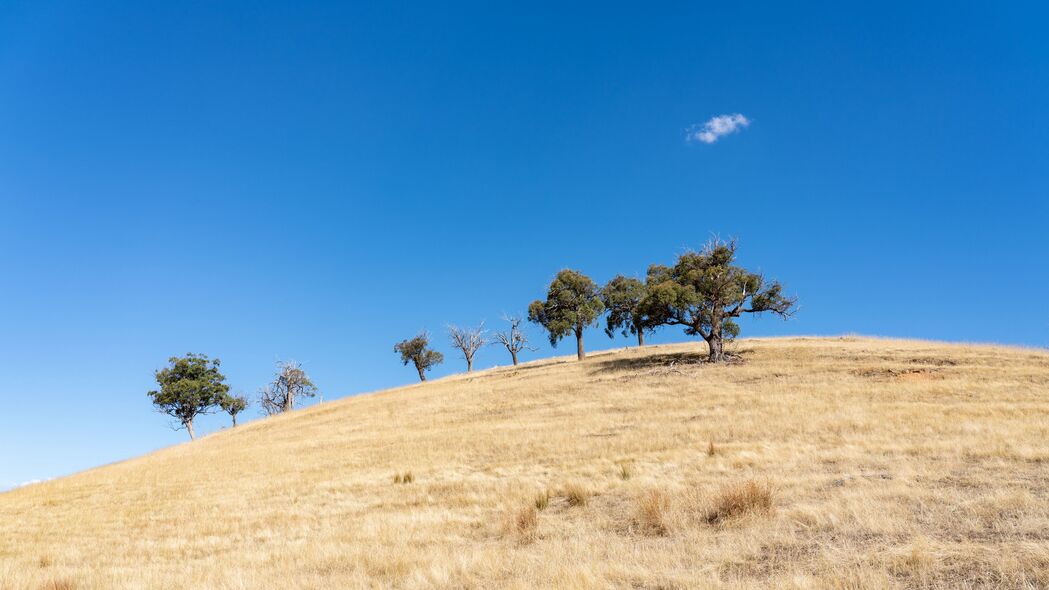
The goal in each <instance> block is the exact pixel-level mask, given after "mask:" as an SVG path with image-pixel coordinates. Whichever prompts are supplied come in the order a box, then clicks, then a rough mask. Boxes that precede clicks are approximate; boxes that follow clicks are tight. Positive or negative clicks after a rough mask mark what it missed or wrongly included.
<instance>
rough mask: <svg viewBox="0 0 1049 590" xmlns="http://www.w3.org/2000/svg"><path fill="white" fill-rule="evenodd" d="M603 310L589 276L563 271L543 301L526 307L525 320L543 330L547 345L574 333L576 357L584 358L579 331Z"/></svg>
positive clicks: (555, 279) (567, 270) (594, 320)
mask: <svg viewBox="0 0 1049 590" xmlns="http://www.w3.org/2000/svg"><path fill="white" fill-rule="evenodd" d="M604 311H605V304H604V303H602V302H601V297H600V295H599V293H598V289H597V285H595V284H594V281H592V280H590V277H588V276H586V275H584V274H582V273H580V272H577V271H574V270H569V269H565V270H562V271H561V272H559V273H557V276H556V277H555V278H554V280H553V282H551V283H550V288H549V289H548V290H547V293H546V301H540V300H536V301H533V302H532V303H531V305H529V306H528V320H529V321H532V322H535V323H537V324H539V325H541V326H543V327H544V328H546V330H547V332H548V333H549V335H550V345H551V346H555V347H556V346H557V342H558V341H559V340H561V339H562V338H564V337H565V336H568V335H569V334H575V340H576V356H577V357H578V358H579V360H583V359H584V358H586V351H585V350H584V349H583V330H585V329H586V328H587V326H589V325H591V324H593V323H595V322H596V320H597V318H598V317H600V316H601V314H602V313H604Z"/></svg>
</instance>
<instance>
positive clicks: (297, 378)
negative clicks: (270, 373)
mask: <svg viewBox="0 0 1049 590" xmlns="http://www.w3.org/2000/svg"><path fill="white" fill-rule="evenodd" d="M318 393H319V391H318V390H317V386H316V385H314V384H313V381H311V380H310V378H309V376H308V375H307V374H306V371H303V370H302V365H301V364H300V363H297V362H295V361H278V362H277V374H276V376H275V377H274V379H273V382H272V383H270V384H269V385H267V386H266V387H264V388H262V389H261V390H259V406H261V407H262V411H263V412H265V413H266V414H268V415H271V416H272V415H273V414H279V413H281V412H290V411H291V410H293V409H294V408H295V399H296V398H300V399H301V398H304V397H314V396H316V395H317V394H318Z"/></svg>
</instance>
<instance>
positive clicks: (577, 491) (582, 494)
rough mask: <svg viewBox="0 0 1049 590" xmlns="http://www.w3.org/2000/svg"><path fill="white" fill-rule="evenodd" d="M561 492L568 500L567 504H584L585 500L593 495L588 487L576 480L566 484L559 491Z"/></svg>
mask: <svg viewBox="0 0 1049 590" xmlns="http://www.w3.org/2000/svg"><path fill="white" fill-rule="evenodd" d="M561 494H562V495H563V496H564V497H565V500H567V501H568V505H569V506H586V504H587V502H589V501H590V497H591V496H593V492H591V491H590V489H589V488H587V487H586V486H584V485H582V484H580V483H576V482H572V483H570V484H567V485H566V486H565V487H564V489H563V490H562V491H561Z"/></svg>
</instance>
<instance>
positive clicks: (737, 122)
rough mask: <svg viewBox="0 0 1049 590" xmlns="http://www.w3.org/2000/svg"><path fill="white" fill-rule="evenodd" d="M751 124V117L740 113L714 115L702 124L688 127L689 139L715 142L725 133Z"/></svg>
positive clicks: (733, 131)
mask: <svg viewBox="0 0 1049 590" xmlns="http://www.w3.org/2000/svg"><path fill="white" fill-rule="evenodd" d="M747 125H750V119H748V118H746V117H744V116H743V115H741V114H739V113H735V114H732V115H718V116H717V117H712V118H711V119H710V120H709V121H707V122H706V123H703V124H702V125H693V126H692V127H689V128H688V140H689V141H702V142H703V143H714V142H715V141H717V140H718V139H720V138H721V136H723V135H728V134H729V133H735V132H737V131H739V130H740V129H743V128H744V127H746V126H747Z"/></svg>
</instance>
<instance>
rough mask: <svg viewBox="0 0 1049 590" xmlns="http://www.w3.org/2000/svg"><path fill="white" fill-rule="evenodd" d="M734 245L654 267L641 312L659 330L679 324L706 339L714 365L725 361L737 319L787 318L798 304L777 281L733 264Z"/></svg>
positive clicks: (710, 246) (720, 244) (712, 246)
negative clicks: (755, 316)
mask: <svg viewBox="0 0 1049 590" xmlns="http://www.w3.org/2000/svg"><path fill="white" fill-rule="evenodd" d="M735 260H736V242H735V241H731V242H724V241H721V240H718V239H714V240H711V241H710V242H708V243H707V245H706V246H704V248H703V250H702V251H700V252H687V253H685V254H682V255H681V256H679V257H678V259H677V262H676V263H675V264H674V266H670V267H668V266H663V265H652V266H651V267H649V270H648V278H647V290H648V293H647V295H646V296H645V298H644V299H643V300H642V302H641V304H640V308H641V310H642V313H644V314H646V315H647V316H648V317H649V318H650V319H651V321H652V322H654V323H656V324H660V325H680V326H683V327H684V328H685V333H686V334H689V335H698V336H700V337H702V338H703V339H704V340H706V342H707V345H708V347H709V358H710V360H711V361H712V362H723V361H724V360H726V356H725V350H724V342H725V340H731V339H733V338H735V337H736V336H737V335H738V334H739V325H738V324H737V323H736V322H735V318H738V317H740V316H741V315H743V314H745V313H747V314H749V313H753V314H760V313H764V312H770V313H773V314H775V315H778V316H780V317H783V318H786V317H789V316H791V315H793V313H794V312H795V310H796V306H797V299H796V298H794V297H788V296H786V295H784V294H783V287H782V286H781V285H780V284H779V283H778V282H776V281H771V282H770V281H766V280H765V278H764V277H763V276H762V275H761V274H759V273H754V272H750V271H748V270H746V269H744V268H742V267H740V266H736V265H735V264H734V262H735Z"/></svg>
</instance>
